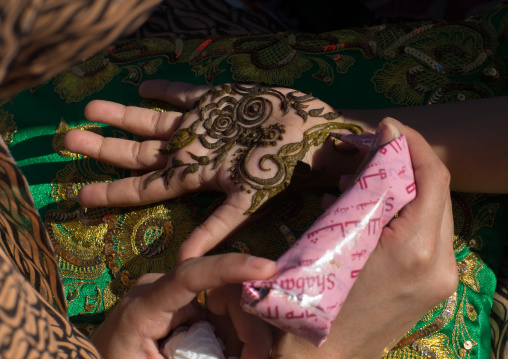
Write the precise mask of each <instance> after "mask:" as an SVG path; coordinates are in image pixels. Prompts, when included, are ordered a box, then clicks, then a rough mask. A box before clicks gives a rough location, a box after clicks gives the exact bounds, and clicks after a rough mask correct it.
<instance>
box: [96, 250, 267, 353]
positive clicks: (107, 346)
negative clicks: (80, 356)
mask: <svg viewBox="0 0 508 359" xmlns="http://www.w3.org/2000/svg"><path fill="white" fill-rule="evenodd" d="M274 271H275V263H274V262H272V261H269V260H267V259H263V258H257V257H252V256H248V255H243V254H225V255H217V256H208V257H201V258H191V259H189V260H187V261H185V262H183V263H181V264H180V265H179V266H178V267H176V269H174V270H172V271H171V272H168V273H167V274H153V273H152V274H146V275H144V276H142V277H140V278H139V279H138V281H137V282H136V284H135V285H134V286H133V287H132V288H131V289H130V290H129V292H128V293H127V294H126V295H125V296H124V297H123V298H122V300H121V301H120V302H119V303H118V305H117V306H116V307H115V309H114V310H113V311H112V312H111V313H110V314H109V315H108V317H107V318H106V320H105V322H104V323H103V324H102V325H101V326H100V327H99V328H98V329H97V330H96V332H95V333H94V337H93V339H92V341H93V342H94V344H95V346H96V347H97V349H98V350H99V352H100V353H101V355H102V356H103V357H104V358H121V359H129V358H147V359H152V358H162V356H161V354H160V352H159V344H158V341H159V340H160V339H163V338H165V337H166V336H167V335H168V333H169V332H170V331H171V330H172V329H173V328H175V327H177V326H179V325H181V324H185V323H187V322H189V321H195V320H198V319H202V317H203V312H202V309H200V308H198V306H197V305H195V304H193V303H191V301H192V300H193V298H194V297H196V295H197V293H199V292H200V291H201V290H205V289H207V288H218V289H215V290H213V291H211V294H212V293H213V295H210V296H209V298H208V301H207V307H208V309H209V310H211V311H212V313H214V314H216V315H220V316H223V315H229V316H230V317H231V321H232V323H233V325H234V327H235V330H236V332H237V334H238V338H239V340H240V341H241V342H242V344H243V348H242V350H241V358H242V359H249V358H253V359H256V358H268V356H269V353H270V350H271V347H272V336H271V332H270V329H269V327H268V325H267V324H266V323H264V322H262V321H261V320H260V319H258V318H256V317H254V316H252V315H249V314H247V313H245V312H243V311H242V310H241V308H240V297H239V295H238V296H232V295H230V294H231V287H229V286H226V287H223V286H225V285H226V284H228V283H241V282H243V281H245V280H251V279H266V278H269V277H270V276H272V275H273V274H274ZM221 288H223V289H224V290H222V289H221Z"/></svg>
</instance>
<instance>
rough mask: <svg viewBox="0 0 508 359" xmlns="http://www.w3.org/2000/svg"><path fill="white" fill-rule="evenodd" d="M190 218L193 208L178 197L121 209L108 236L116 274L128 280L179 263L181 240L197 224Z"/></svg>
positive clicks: (112, 265)
mask: <svg viewBox="0 0 508 359" xmlns="http://www.w3.org/2000/svg"><path fill="white" fill-rule="evenodd" d="M191 218H192V217H191V212H190V208H189V207H187V206H185V205H184V204H182V203H181V202H179V201H174V202H172V203H171V204H169V203H162V204H160V205H158V206H147V207H144V208H136V209H134V210H131V211H129V212H126V213H122V214H121V215H120V216H119V218H118V222H117V223H116V226H115V227H114V228H113V229H112V230H113V231H114V233H113V234H112V236H107V239H106V247H107V248H106V249H105V254H106V257H108V258H111V260H110V261H109V262H108V263H110V264H109V267H110V269H112V270H113V271H115V268H118V272H117V275H116V277H117V278H120V279H121V276H122V274H124V275H127V277H126V278H125V279H126V280H131V279H137V278H138V277H139V276H141V275H142V274H144V273H151V272H155V273H165V272H167V271H168V270H170V269H171V268H173V267H174V266H176V256H177V253H178V248H179V247H180V244H181V243H182V242H183V241H184V240H185V238H187V237H188V236H189V234H190V233H191V232H192V230H193V229H194V228H195V227H196V226H197V223H195V222H194V221H193V220H192V219H191ZM121 271H127V272H121ZM126 283H127V286H129V285H130V282H126ZM126 283H124V284H126Z"/></svg>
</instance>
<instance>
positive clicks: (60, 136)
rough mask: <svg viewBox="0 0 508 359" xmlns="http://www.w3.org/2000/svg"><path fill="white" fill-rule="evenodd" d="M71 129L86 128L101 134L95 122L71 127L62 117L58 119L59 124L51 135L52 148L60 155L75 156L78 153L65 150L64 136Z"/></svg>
mask: <svg viewBox="0 0 508 359" xmlns="http://www.w3.org/2000/svg"><path fill="white" fill-rule="evenodd" d="M73 129H80V130H86V131H90V132H95V133H97V134H99V135H101V136H102V134H103V133H102V128H100V127H99V126H98V125H95V124H86V125H82V126H75V127H71V126H69V125H68V124H67V122H65V120H64V119H63V118H62V119H61V120H60V124H59V125H58V129H57V130H56V133H55V135H54V136H53V149H54V150H55V152H56V153H58V154H59V155H60V156H61V157H64V158H77V157H78V156H79V155H77V154H76V153H72V152H69V151H67V149H66V148H65V146H64V137H65V135H66V134H67V132H69V131H70V130H73Z"/></svg>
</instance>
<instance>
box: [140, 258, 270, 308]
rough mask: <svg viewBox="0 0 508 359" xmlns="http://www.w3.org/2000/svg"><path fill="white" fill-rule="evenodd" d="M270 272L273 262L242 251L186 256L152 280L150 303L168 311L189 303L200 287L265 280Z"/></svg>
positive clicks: (200, 289)
mask: <svg viewBox="0 0 508 359" xmlns="http://www.w3.org/2000/svg"><path fill="white" fill-rule="evenodd" d="M274 272H275V262H273V261H270V260H268V259H264V258H259V257H253V256H249V255H246V254H238V253H229V254H222V255H215V256H206V257H200V258H190V259H188V260H186V261H184V262H183V263H181V264H179V265H178V266H177V267H176V268H175V269H174V270H173V271H171V272H169V273H168V274H166V275H165V276H163V277H161V278H160V279H159V280H158V281H157V282H156V283H155V284H156V285H154V290H153V292H152V295H151V296H150V298H151V299H152V300H153V303H151V304H152V305H158V306H160V305H161V304H162V305H163V306H165V310H166V311H169V312H172V311H174V310H175V309H178V308H180V307H183V306H184V305H186V304H187V303H189V302H190V301H191V300H192V299H193V298H194V297H195V296H196V295H197V293H199V292H200V291H202V290H205V289H213V288H218V287H221V286H224V285H226V284H230V283H241V282H243V281H246V280H254V279H267V278H269V277H271V276H272V275H273V274H274ZM161 298H164V303H165V304H164V303H161V302H160V301H161ZM148 304H150V303H148Z"/></svg>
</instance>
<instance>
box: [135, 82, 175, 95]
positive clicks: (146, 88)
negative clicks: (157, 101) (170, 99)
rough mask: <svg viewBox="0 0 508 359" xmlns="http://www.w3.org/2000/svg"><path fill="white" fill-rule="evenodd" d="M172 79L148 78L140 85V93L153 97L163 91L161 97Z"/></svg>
mask: <svg viewBox="0 0 508 359" xmlns="http://www.w3.org/2000/svg"><path fill="white" fill-rule="evenodd" d="M170 82H171V81H168V80H146V81H143V82H142V83H141V85H139V89H138V92H139V95H140V96H141V97H153V96H155V95H156V94H157V93H160V92H162V93H161V94H160V95H159V96H157V97H161V96H162V95H163V93H164V90H165V88H166V87H167V86H168V84H169V83H170Z"/></svg>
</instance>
